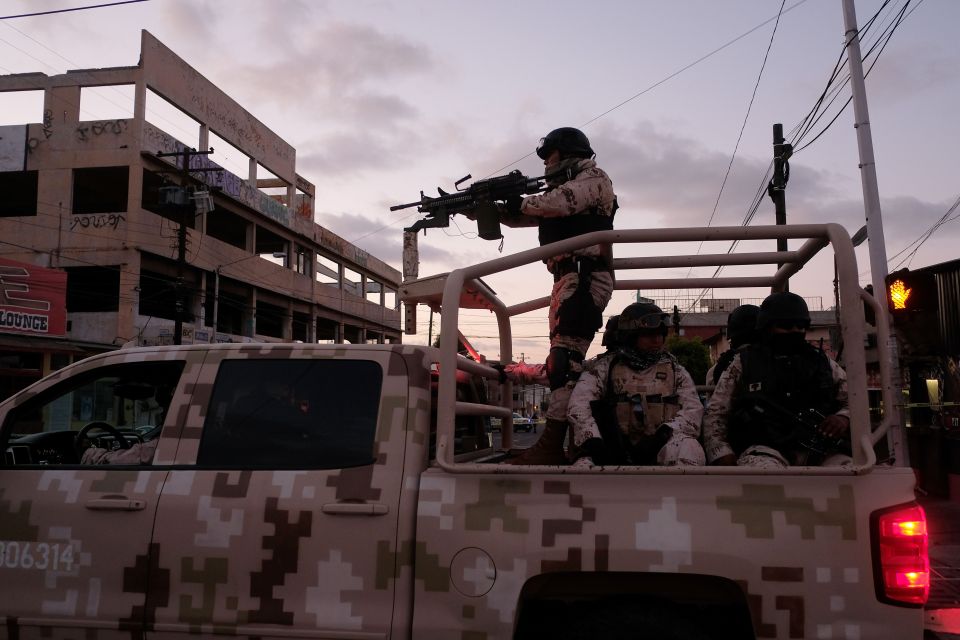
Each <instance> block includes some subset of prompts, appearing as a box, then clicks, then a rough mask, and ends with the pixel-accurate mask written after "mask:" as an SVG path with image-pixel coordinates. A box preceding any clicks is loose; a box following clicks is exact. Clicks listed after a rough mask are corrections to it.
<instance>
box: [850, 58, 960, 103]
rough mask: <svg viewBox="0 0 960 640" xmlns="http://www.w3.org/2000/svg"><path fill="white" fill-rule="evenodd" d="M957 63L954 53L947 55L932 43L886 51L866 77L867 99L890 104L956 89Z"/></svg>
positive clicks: (958, 69)
mask: <svg viewBox="0 0 960 640" xmlns="http://www.w3.org/2000/svg"><path fill="white" fill-rule="evenodd" d="M957 62H958V57H957V55H956V54H955V53H948V52H947V51H945V50H944V49H943V48H942V47H939V46H938V45H936V44H934V43H914V44H912V45H910V46H901V47H899V48H898V49H897V50H896V53H895V54H894V52H892V51H887V52H885V53H884V55H883V56H881V57H880V59H879V61H878V62H877V63H876V67H875V68H874V69H873V71H872V72H871V73H870V75H869V76H868V78H869V79H868V81H867V82H868V83H869V89H870V100H871V102H875V103H876V104H880V105H893V104H897V103H902V102H907V101H915V100H917V99H918V98H919V96H921V95H924V94H930V93H933V92H936V91H939V90H942V89H943V88H944V87H951V86H955V85H956V83H957V80H958V79H960V67H958V65H957ZM867 68H869V63H868V64H867ZM865 70H866V69H865Z"/></svg>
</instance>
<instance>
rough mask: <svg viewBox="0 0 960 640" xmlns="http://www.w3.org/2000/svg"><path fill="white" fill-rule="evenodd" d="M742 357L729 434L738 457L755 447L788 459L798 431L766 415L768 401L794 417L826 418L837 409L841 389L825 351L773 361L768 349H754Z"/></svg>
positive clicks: (808, 348) (807, 349)
mask: <svg viewBox="0 0 960 640" xmlns="http://www.w3.org/2000/svg"><path fill="white" fill-rule="evenodd" d="M739 355H740V365H741V368H742V373H741V376H740V382H739V383H738V385H737V389H736V391H735V392H734V402H733V406H732V411H731V414H730V428H729V435H730V444H731V445H732V446H733V448H734V450H735V451H737V453H742V452H743V450H744V449H746V448H747V447H749V446H752V445H764V446H768V447H772V448H774V449H777V450H778V451H780V453H782V454H784V455H788V454H789V453H790V452H791V451H793V450H794V449H795V448H796V446H797V443H796V441H795V437H796V433H795V429H793V428H791V427H790V426H789V425H788V424H787V423H786V421H784V420H782V419H778V418H776V417H774V416H772V415H771V413H772V412H771V411H769V410H767V411H765V410H764V407H765V406H769V405H767V404H766V401H770V402H772V403H774V404H775V405H777V406H778V407H782V408H783V409H785V410H787V411H790V412H792V413H793V414H800V413H801V412H805V411H809V410H810V409H813V410H814V411H817V412H818V413H820V414H822V415H823V416H828V415H831V414H833V413H835V412H836V411H837V410H838V409H839V405H838V403H837V400H836V392H837V385H836V383H835V382H834V381H833V371H832V370H831V368H830V361H829V360H828V359H827V356H826V355H825V354H824V353H823V351H820V350H819V349H816V348H814V347H812V346H810V345H809V344H806V345H804V348H803V349H801V351H800V352H799V353H796V354H790V355H774V354H773V353H772V352H771V351H770V349H769V348H768V347H767V346H766V345H763V344H754V345H750V346H748V347H746V348H744V349H743V350H741V351H740V352H739ZM758 408H759V410H758Z"/></svg>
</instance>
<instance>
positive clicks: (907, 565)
mask: <svg viewBox="0 0 960 640" xmlns="http://www.w3.org/2000/svg"><path fill="white" fill-rule="evenodd" d="M870 530H871V531H870V534H871V538H872V542H873V574H874V583H875V586H876V590H877V599H878V600H880V601H881V602H887V603H889V604H897V605H902V606H916V607H922V606H923V605H924V604H925V603H926V602H927V598H928V597H929V595H930V559H929V557H928V556H927V516H926V514H925V513H924V511H923V507H921V506H920V505H918V504H916V503H910V504H905V505H899V506H896V507H891V508H889V509H882V510H880V511H874V512H873V513H872V514H871V515H870Z"/></svg>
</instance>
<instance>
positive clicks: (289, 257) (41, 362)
mask: <svg viewBox="0 0 960 640" xmlns="http://www.w3.org/2000/svg"><path fill="white" fill-rule="evenodd" d="M141 47H142V49H141V57H140V62H139V64H138V65H137V66H134V67H115V68H106V69H92V70H76V71H68V72H67V73H65V74H63V75H57V76H47V75H46V74H43V73H28V74H14V75H6V76H0V92H14V91H35V92H42V96H43V114H42V119H41V118H40V114H38V120H39V121H37V122H32V123H25V124H19V125H13V126H3V127H0V194H2V197H0V258H2V259H3V260H4V262H3V263H0V282H2V284H3V295H4V299H3V300H4V301H5V303H10V302H11V299H15V298H17V297H18V296H19V297H21V298H24V297H26V298H30V296H29V295H28V294H25V293H23V286H27V287H28V288H29V287H30V286H31V285H29V284H25V283H26V278H27V277H28V276H27V275H23V273H21V271H22V270H27V271H31V270H32V271H35V269H33V268H35V267H42V268H44V269H52V270H54V271H55V272H60V273H64V274H65V276H66V277H65V280H66V282H65V286H64V287H63V288H62V290H61V291H60V292H59V294H57V295H59V296H60V297H59V303H58V302H57V300H56V295H53V298H54V300H53V303H52V304H53V306H54V307H56V305H57V304H60V306H61V310H62V307H65V310H66V320H65V326H64V328H63V330H62V331H60V332H58V333H52V332H50V331H49V330H48V331H46V332H44V331H41V330H39V329H37V328H38V327H40V326H41V325H43V321H41V320H38V319H36V318H33V317H32V316H29V315H28V316H20V315H17V314H18V313H19V311H16V309H14V310H13V311H11V312H10V313H11V315H9V316H3V317H9V318H10V319H11V321H12V322H13V321H18V322H20V325H21V326H19V327H16V326H4V323H3V322H2V320H3V317H0V379H2V380H3V382H2V385H0V396H3V397H5V396H6V395H9V393H11V392H12V391H14V390H16V389H19V388H22V387H23V386H26V384H27V383H29V382H31V381H32V380H33V379H36V378H38V377H40V376H41V375H43V374H46V373H48V372H49V371H51V370H54V369H57V368H59V367H61V366H64V365H65V364H68V363H69V362H70V361H71V360H74V359H77V358H79V357H82V356H85V355H87V354H90V353H93V352H98V351H103V350H108V349H114V348H117V347H120V346H121V345H124V344H137V345H148V344H158V343H161V344H162V343H170V342H173V341H174V339H175V335H174V331H175V328H176V325H177V320H179V321H180V323H181V324H182V331H181V332H180V333H181V336H182V342H183V343H191V342H236V341H265V342H275V341H303V342H314V341H319V342H337V343H341V342H352V343H358V342H399V341H400V312H399V310H398V299H397V298H398V297H397V293H396V292H397V289H398V287H399V284H400V273H399V271H397V270H396V269H394V268H393V267H391V266H389V265H388V264H386V263H385V262H384V261H382V260H380V259H378V258H375V257H374V256H371V255H369V254H367V253H366V252H364V251H362V250H361V249H359V248H357V247H356V246H354V245H352V244H350V243H349V242H347V241H345V240H344V239H343V238H341V237H339V236H337V235H336V234H334V233H332V232H330V231H329V230H327V229H325V228H323V227H322V226H320V225H317V224H315V223H314V221H313V216H314V199H315V196H316V194H315V191H314V186H313V185H312V184H311V183H310V182H308V181H307V180H305V179H304V178H302V177H301V176H300V175H299V174H297V172H296V151H295V150H294V149H293V147H291V146H290V145H289V144H288V143H287V142H285V141H284V140H282V139H281V138H280V137H279V136H278V135H277V134H275V133H274V132H273V131H271V130H270V129H268V128H267V127H266V126H265V125H264V124H262V123H261V122H260V121H258V120H257V119H256V118H255V117H254V116H253V115H251V114H250V113H249V112H247V111H246V110H244V109H243V107H241V106H240V105H239V104H237V103H236V102H235V101H234V100H232V99H231V98H230V97H229V96H227V95H226V94H225V93H224V92H223V91H221V90H220V89H218V88H217V87H216V86H215V85H214V84H212V83H211V82H209V81H208V80H207V79H206V78H204V77H203V76H202V75H200V74H199V73H198V72H197V71H196V70H194V69H193V68H192V67H190V66H189V65H188V64H187V63H186V62H185V61H184V60H182V59H181V58H179V57H178V56H177V55H176V54H174V53H173V52H172V51H170V50H169V49H168V48H167V47H165V46H164V45H163V44H162V43H161V42H159V41H158V40H157V39H156V38H154V37H153V36H152V35H150V34H149V33H147V32H146V31H144V32H143V33H142V37H141ZM91 87H125V88H127V89H128V90H130V89H131V88H132V93H133V109H132V117H128V118H120V119H114V120H106V121H102V120H101V121H87V120H82V119H81V117H82V116H81V109H80V103H81V98H82V94H83V92H84V90H85V89H89V88H91ZM148 95H149V96H151V98H152V99H158V97H159V100H160V102H164V104H165V105H166V106H167V108H175V109H178V110H179V112H178V113H181V114H186V116H189V118H191V119H192V120H193V121H194V123H195V124H196V127H197V134H196V135H197V137H196V138H195V139H193V140H190V139H189V138H188V136H184V135H182V134H181V135H180V137H181V138H187V140H186V142H184V141H182V140H180V139H178V138H177V137H175V136H174V135H172V134H171V133H170V132H169V131H165V130H164V127H165V126H167V127H168V128H169V123H168V122H166V121H165V119H164V118H162V117H158V118H157V119H156V120H157V121H154V120H153V119H152V118H153V114H152V113H148V110H147V97H148ZM84 115H85V114H84ZM211 135H215V136H219V139H220V140H222V141H225V142H226V143H229V145H232V147H233V149H231V153H234V154H235V155H237V156H240V157H242V158H244V159H245V160H246V161H247V164H248V166H249V172H248V174H247V175H243V176H238V175H235V174H233V173H231V172H229V171H226V170H221V167H219V166H218V165H216V164H214V163H213V162H212V161H210V160H208V159H207V158H206V157H205V156H204V155H193V156H192V157H190V159H189V170H190V173H189V177H185V175H184V174H185V172H184V171H183V169H184V167H183V158H184V155H183V153H182V152H183V151H184V150H185V149H187V148H188V147H194V146H195V147H197V148H198V149H201V150H202V149H207V148H208V147H209V144H210V136H211ZM161 152H162V153H161ZM178 153H179V155H177V154H178ZM162 154H171V155H167V156H162ZM258 169H259V173H260V175H259V176H258ZM264 174H268V175H264ZM181 222H183V223H184V225H185V227H186V235H185V240H186V242H185V243H184V251H183V255H184V259H183V260H179V255H178V245H179V238H178V229H179V226H180V223H181ZM4 265H5V266H4ZM36 273H37V274H38V275H37V276H36V277H39V278H41V280H42V279H43V278H45V277H47V276H49V273H46V272H44V271H36ZM18 274H19V275H18ZM30 277H33V276H30ZM18 278H19V279H18ZM37 282H39V281H37ZM38 286H39V287H40V288H41V289H42V288H43V287H45V286H47V285H34V288H33V289H32V291H34V293H36V292H37V291H38V289H37V287H38ZM18 292H19V293H18ZM50 293H55V292H53V291H52V290H51V291H50ZM10 294H12V296H11V295H10ZM21 303H22V301H21ZM13 304H14V305H16V304H18V303H16V301H15V300H14V302H13ZM27 311H29V309H28V310H27ZM17 319H19V320H17ZM24 322H27V323H28V324H29V323H32V325H31V326H32V327H34V329H35V330H25V325H24Z"/></svg>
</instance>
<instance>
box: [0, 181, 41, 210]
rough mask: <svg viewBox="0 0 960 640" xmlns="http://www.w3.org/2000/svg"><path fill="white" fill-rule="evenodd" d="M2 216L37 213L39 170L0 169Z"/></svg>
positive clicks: (0, 207) (0, 205)
mask: <svg viewBox="0 0 960 640" xmlns="http://www.w3.org/2000/svg"><path fill="white" fill-rule="evenodd" d="M0 194H3V197H2V198H0V218H10V217H14V216H35V215H37V172H36V171H0Z"/></svg>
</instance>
